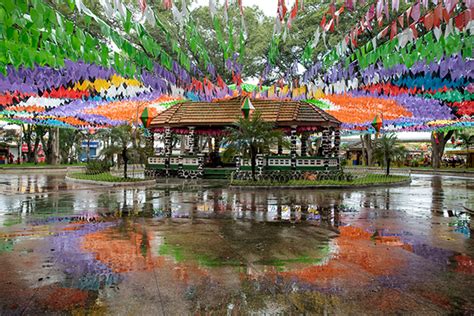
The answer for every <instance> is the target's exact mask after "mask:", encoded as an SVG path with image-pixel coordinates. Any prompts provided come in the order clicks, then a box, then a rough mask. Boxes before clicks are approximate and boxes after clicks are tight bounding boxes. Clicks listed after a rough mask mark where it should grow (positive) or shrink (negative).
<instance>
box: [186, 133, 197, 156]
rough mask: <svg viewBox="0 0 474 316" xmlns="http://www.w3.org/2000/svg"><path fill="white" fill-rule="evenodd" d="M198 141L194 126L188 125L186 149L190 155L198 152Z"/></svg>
mask: <svg viewBox="0 0 474 316" xmlns="http://www.w3.org/2000/svg"><path fill="white" fill-rule="evenodd" d="M198 145H199V142H196V133H195V130H194V127H193V126H191V127H189V134H188V151H189V154H190V155H194V154H196V153H197V152H198V150H197V147H198Z"/></svg>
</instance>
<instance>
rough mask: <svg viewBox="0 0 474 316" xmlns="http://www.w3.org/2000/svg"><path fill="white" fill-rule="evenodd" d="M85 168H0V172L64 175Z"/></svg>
mask: <svg viewBox="0 0 474 316" xmlns="http://www.w3.org/2000/svg"><path fill="white" fill-rule="evenodd" d="M84 168H85V167H82V166H77V167H64V168H63V167H58V168H50V167H10V168H4V167H0V171H1V172H2V173H3V174H18V173H24V172H25V171H27V172H30V173H44V174H49V173H64V172H68V171H80V170H84Z"/></svg>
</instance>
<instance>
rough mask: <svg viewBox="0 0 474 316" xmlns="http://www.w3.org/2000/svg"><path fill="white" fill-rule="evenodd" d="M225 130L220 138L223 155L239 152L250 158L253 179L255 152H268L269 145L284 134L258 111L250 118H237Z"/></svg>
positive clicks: (277, 140) (273, 143)
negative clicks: (223, 149) (224, 148)
mask: <svg viewBox="0 0 474 316" xmlns="http://www.w3.org/2000/svg"><path fill="white" fill-rule="evenodd" d="M226 132H227V133H226V135H225V136H224V139H223V140H222V145H223V146H224V147H226V152H225V153H224V156H225V155H228V154H229V153H231V154H234V153H240V154H241V155H242V156H243V157H247V158H250V161H251V166H252V178H253V180H254V181H255V180H256V178H255V167H256V161H257V154H264V153H268V152H270V147H271V146H275V145H277V144H278V142H279V141H280V142H282V139H283V136H284V135H283V133H282V132H281V131H279V130H275V129H274V126H273V124H272V123H268V122H265V121H264V120H263V118H262V115H261V114H260V112H258V111H256V112H255V113H253V115H252V116H251V117H250V118H239V120H238V121H237V122H235V124H234V126H232V127H228V128H227V129H226Z"/></svg>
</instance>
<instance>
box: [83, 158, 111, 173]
mask: <svg viewBox="0 0 474 316" xmlns="http://www.w3.org/2000/svg"><path fill="white" fill-rule="evenodd" d="M109 171H110V163H109V162H107V161H104V160H92V161H89V162H88V163H87V165H86V174H87V175H92V174H99V173H104V172H109Z"/></svg>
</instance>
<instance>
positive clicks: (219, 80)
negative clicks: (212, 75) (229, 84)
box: [217, 75, 225, 88]
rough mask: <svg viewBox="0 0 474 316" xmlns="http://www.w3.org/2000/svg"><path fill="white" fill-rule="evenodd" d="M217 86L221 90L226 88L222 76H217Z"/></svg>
mask: <svg viewBox="0 0 474 316" xmlns="http://www.w3.org/2000/svg"><path fill="white" fill-rule="evenodd" d="M217 85H218V86H219V87H220V88H224V87H225V83H224V80H222V77H221V76H220V75H217Z"/></svg>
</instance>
